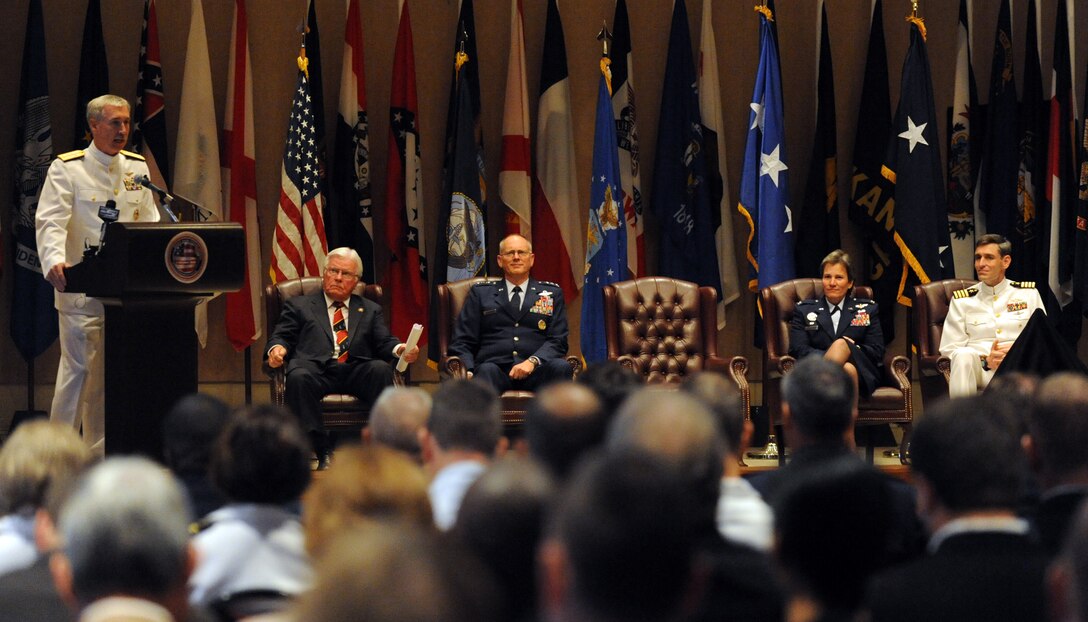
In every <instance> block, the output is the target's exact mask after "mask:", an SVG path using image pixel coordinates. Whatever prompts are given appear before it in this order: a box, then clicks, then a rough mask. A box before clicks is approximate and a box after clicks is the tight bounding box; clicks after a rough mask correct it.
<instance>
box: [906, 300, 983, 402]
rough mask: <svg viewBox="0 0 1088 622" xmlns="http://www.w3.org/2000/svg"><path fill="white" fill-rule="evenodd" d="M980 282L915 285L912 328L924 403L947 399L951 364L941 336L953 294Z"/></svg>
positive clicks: (919, 382)
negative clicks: (942, 353) (944, 354)
mask: <svg viewBox="0 0 1088 622" xmlns="http://www.w3.org/2000/svg"><path fill="white" fill-rule="evenodd" d="M975 283H978V281H971V280H967V279H946V280H944V281H930V282H929V283H926V284H925V285H915V286H914V296H913V297H912V298H911V300H912V306H911V328H912V329H913V330H914V347H915V349H916V351H917V352H918V371H919V372H920V376H921V377H920V378H919V380H918V384H919V385H920V386H921V388H922V403H923V404H929V403H932V402H931V400H937V399H940V398H942V397H948V374H949V373H950V372H951V371H952V369H951V361H949V360H948V357H947V356H941V352H940V347H941V335H942V334H943V333H944V318H945V317H946V316H947V315H948V307H949V305H950V304H951V302H952V293H953V292H955V291H956V290H959V289H963V288H965V287H970V286H972V285H974V284H975Z"/></svg>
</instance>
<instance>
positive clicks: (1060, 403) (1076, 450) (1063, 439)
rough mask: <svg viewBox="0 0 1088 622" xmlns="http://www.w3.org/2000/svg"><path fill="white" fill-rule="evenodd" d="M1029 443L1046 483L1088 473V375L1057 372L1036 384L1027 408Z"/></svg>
mask: <svg viewBox="0 0 1088 622" xmlns="http://www.w3.org/2000/svg"><path fill="white" fill-rule="evenodd" d="M1028 412H1029V415H1028V431H1029V433H1030V439H1029V441H1028V447H1029V451H1030V455H1031V458H1032V462H1033V463H1034V464H1035V466H1037V467H1038V470H1039V471H1040V472H1041V473H1042V474H1043V475H1044V477H1045V478H1046V479H1047V480H1050V481H1049V482H1046V483H1048V484H1049V485H1054V484H1058V483H1061V482H1062V481H1063V480H1065V479H1067V478H1070V477H1073V476H1080V477H1084V476H1088V377H1086V376H1083V375H1081V374H1076V373H1073V372H1060V373H1057V374H1054V375H1053V376H1050V377H1049V378H1047V379H1046V380H1044V381H1043V382H1042V384H1041V385H1039V389H1038V391H1036V393H1035V399H1034V404H1033V407H1032V408H1030V409H1029V411H1028Z"/></svg>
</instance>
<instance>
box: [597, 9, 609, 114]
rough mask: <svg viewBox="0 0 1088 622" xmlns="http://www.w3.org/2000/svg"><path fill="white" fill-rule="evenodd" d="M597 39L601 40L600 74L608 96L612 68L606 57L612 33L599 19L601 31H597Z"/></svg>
mask: <svg viewBox="0 0 1088 622" xmlns="http://www.w3.org/2000/svg"><path fill="white" fill-rule="evenodd" d="M597 40H598V41H600V42H601V74H602V75H603V76H604V82H605V86H606V87H607V88H608V95H609V97H611V96H612V69H611V68H610V67H609V66H610V65H611V64H612V61H611V60H610V59H609V58H608V53H609V50H608V45H609V42H610V41H612V33H611V32H609V31H608V24H607V23H606V22H605V21H604V20H601V31H600V32H598V33H597Z"/></svg>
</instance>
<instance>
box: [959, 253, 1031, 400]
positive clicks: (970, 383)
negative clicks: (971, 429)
mask: <svg viewBox="0 0 1088 622" xmlns="http://www.w3.org/2000/svg"><path fill="white" fill-rule="evenodd" d="M1011 251H1012V244H1011V243H1010V242H1009V241H1008V240H1006V239H1005V238H1004V237H1002V236H1000V235H997V234H987V235H984V236H982V237H980V238H979V239H978V241H977V242H975V272H976V273H977V274H978V278H979V280H980V281H981V282H980V283H978V284H977V285H972V286H971V287H968V288H966V289H961V290H959V291H957V292H955V293H954V295H953V298H952V301H951V303H950V304H949V308H948V316H947V317H945V320H944V332H943V333H942V335H941V348H940V349H941V354H942V355H943V356H947V357H948V358H949V359H951V360H952V374H951V376H950V377H949V380H948V393H949V395H951V396H952V397H964V396H969V395H973V394H975V393H977V392H978V391H979V390H980V389H982V388H984V387H985V386H986V385H987V384H989V383H990V379H991V378H993V376H994V372H995V371H997V368H998V367H999V366H1000V365H1001V361H1003V360H1004V359H1005V355H1006V354H1007V353H1008V351H1009V348H1010V347H1012V344H1013V342H1014V341H1016V338H1017V337H1019V336H1020V333H1021V332H1022V331H1023V330H1024V326H1026V325H1027V323H1028V320H1029V319H1031V315H1032V314H1033V313H1035V310H1036V309H1044V307H1043V299H1042V298H1041V297H1040V296H1039V292H1038V291H1037V290H1036V289H1035V283H1033V282H1030V281H1020V282H1015V281H1010V280H1008V279H1006V278H1005V271H1006V270H1008V269H1009V264H1011V263H1012V256H1011V255H1010V254H1009V253H1010V252H1011ZM1044 313H1045V309H1044Z"/></svg>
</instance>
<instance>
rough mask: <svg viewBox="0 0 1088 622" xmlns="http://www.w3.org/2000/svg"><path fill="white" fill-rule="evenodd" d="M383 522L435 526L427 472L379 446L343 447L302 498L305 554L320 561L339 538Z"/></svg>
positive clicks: (408, 459) (402, 455)
mask: <svg viewBox="0 0 1088 622" xmlns="http://www.w3.org/2000/svg"><path fill="white" fill-rule="evenodd" d="M381 521H402V522H406V523H411V524H414V525H417V526H420V527H426V526H429V525H431V524H432V519H431V502H430V500H429V499H428V498H427V478H426V476H425V475H424V474H423V470H422V469H420V467H419V465H418V464H417V463H416V462H414V461H413V460H412V459H411V458H409V457H408V456H406V455H405V454H404V453H402V452H399V451H396V450H394V449H390V448H388V447H384V446H381V445H368V446H365V447H363V446H347V447H343V448H341V449H339V450H338V451H337V452H336V460H335V461H334V462H333V463H332V466H331V467H330V468H329V469H328V470H327V471H326V472H325V473H324V476H323V477H321V478H319V479H317V480H315V481H314V483H313V485H311V486H310V488H309V489H308V490H307V491H306V494H305V496H304V497H303V512H302V525H303V530H304V531H305V534H306V549H307V551H309V553H310V555H311V556H313V557H315V558H316V557H318V556H320V555H321V554H323V553H324V551H325V550H326V546H327V545H328V543H329V541H330V540H332V539H333V538H335V537H336V535H337V534H339V533H342V532H344V531H347V530H348V529H350V528H352V527H356V526H365V525H370V524H373V523H375V522H381Z"/></svg>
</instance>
